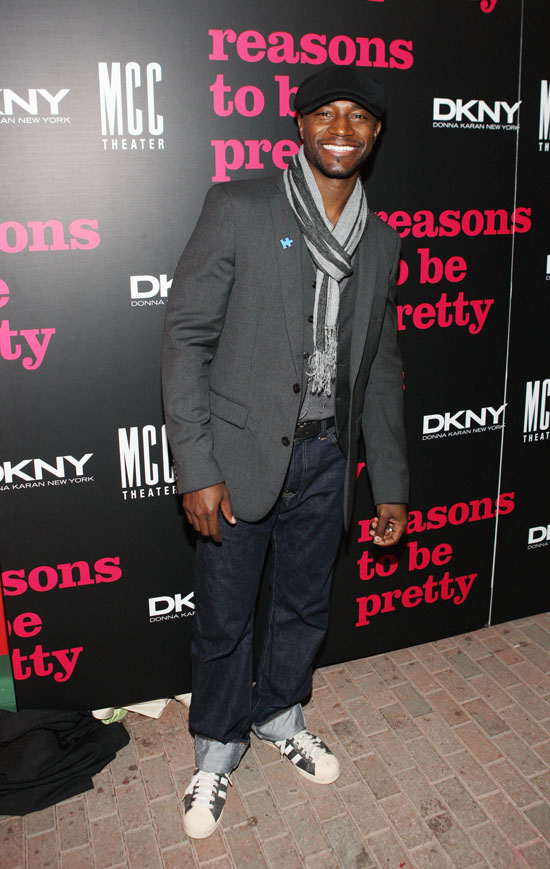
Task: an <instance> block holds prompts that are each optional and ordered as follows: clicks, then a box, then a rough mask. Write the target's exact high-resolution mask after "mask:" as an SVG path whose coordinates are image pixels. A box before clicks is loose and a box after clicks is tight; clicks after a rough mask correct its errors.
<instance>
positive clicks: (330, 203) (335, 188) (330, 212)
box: [309, 163, 359, 226]
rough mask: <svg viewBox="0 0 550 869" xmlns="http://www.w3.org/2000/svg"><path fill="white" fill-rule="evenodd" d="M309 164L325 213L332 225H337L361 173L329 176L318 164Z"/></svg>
mask: <svg viewBox="0 0 550 869" xmlns="http://www.w3.org/2000/svg"><path fill="white" fill-rule="evenodd" d="M309 165H310V168H311V171H312V172H313V177H314V178H315V181H316V183H317V187H318V188H319V193H320V194H321V198H322V200H323V205H324V207H325V214H326V216H327V217H328V219H329V220H330V222H331V223H332V225H333V226H336V224H337V223H338V220H339V218H340V215H341V214H342V212H343V210H344V208H345V207H346V202H347V201H348V199H349V198H350V196H351V194H352V193H353V189H354V187H355V183H356V181H357V176H358V175H359V173H358V172H356V173H355V174H354V175H352V176H351V178H327V176H326V175H323V173H322V172H320V171H319V169H317V167H316V166H312V165H311V163H310V164H309Z"/></svg>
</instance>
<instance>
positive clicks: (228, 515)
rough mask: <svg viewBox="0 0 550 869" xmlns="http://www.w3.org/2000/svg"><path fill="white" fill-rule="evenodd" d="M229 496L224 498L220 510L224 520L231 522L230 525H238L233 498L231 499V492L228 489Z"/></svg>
mask: <svg viewBox="0 0 550 869" xmlns="http://www.w3.org/2000/svg"><path fill="white" fill-rule="evenodd" d="M226 492H227V494H226V495H224V496H223V498H222V501H221V504H220V508H221V511H222V513H223V518H224V519H225V520H226V521H227V522H229V524H230V525H236V524H237V520H236V519H235V517H234V515H233V507H232V506H231V498H230V497H229V492H228V491H227V489H226Z"/></svg>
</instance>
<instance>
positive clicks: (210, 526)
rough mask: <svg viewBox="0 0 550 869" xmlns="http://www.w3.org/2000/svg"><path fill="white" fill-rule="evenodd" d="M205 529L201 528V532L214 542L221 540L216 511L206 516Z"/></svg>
mask: <svg viewBox="0 0 550 869" xmlns="http://www.w3.org/2000/svg"><path fill="white" fill-rule="evenodd" d="M206 529H207V530H206V532H203V531H202V529H201V534H204V536H205V537H211V538H212V540H213V541H214V542H215V543H221V542H222V536H221V534H220V523H219V520H218V513H217V512H216V513H214V514H213V515H210V516H209V517H208V521H207V523H206Z"/></svg>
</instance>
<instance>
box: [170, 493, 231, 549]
mask: <svg viewBox="0 0 550 869" xmlns="http://www.w3.org/2000/svg"><path fill="white" fill-rule="evenodd" d="M183 510H184V512H185V515H186V517H187V520H188V522H190V523H191V525H192V526H193V528H194V529H195V531H198V532H199V533H200V534H202V536H203V537H211V538H212V540H215V541H216V543H221V542H222V537H221V534H220V523H219V519H218V514H219V510H221V511H222V515H223V517H224V519H226V520H227V521H228V522H229V524H230V525H236V524H237V520H236V519H235V517H234V516H233V508H232V507H231V500H230V498H229V489H228V488H227V486H226V485H225V483H217V484H216V485H215V486H207V487H206V489H198V490H197V491H196V492H187V494H185V495H184V496H183Z"/></svg>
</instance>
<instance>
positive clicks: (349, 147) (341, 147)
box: [323, 145, 355, 154]
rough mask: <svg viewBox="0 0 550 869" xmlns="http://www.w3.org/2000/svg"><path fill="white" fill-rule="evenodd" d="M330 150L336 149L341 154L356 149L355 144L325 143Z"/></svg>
mask: <svg viewBox="0 0 550 869" xmlns="http://www.w3.org/2000/svg"><path fill="white" fill-rule="evenodd" d="M323 148H326V149H327V150H328V151H336V152H337V153H339V154H346V153H347V152H348V151H355V148H354V147H353V145H323Z"/></svg>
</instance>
